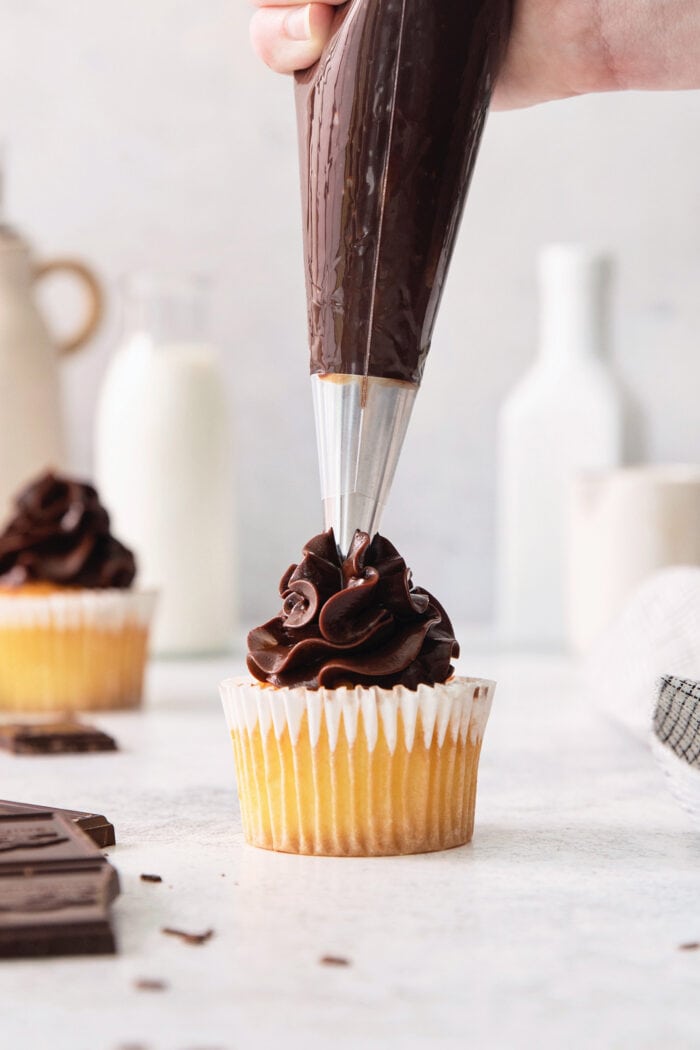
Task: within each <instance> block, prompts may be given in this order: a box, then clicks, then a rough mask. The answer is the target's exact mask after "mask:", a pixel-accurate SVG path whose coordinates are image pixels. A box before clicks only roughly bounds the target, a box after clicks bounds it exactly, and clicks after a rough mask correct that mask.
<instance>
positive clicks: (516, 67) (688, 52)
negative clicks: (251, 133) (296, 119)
mask: <svg viewBox="0 0 700 1050" xmlns="http://www.w3.org/2000/svg"><path fill="white" fill-rule="evenodd" d="M254 2H256V3H257V5H258V10H257V11H256V13H255V14H254V16H253V19H252V22H251V26H250V35H251V39H252V42H253V47H254V48H255V50H256V52H257V53H258V55H259V56H260V57H261V58H262V60H263V61H264V62H266V63H267V65H268V66H270V67H271V68H272V69H274V70H276V71H277V72H278V73H292V72H293V71H294V70H296V69H305V68H306V67H307V66H310V65H312V64H313V63H314V62H315V61H316V59H317V58H318V57H319V55H320V53H321V49H322V48H323V45H324V43H325V41H326V40H327V38H328V34H329V32H330V27H331V23H332V21H333V13H334V12H333V7H334V6H337V5H338V4H340V3H342V0H327V2H326V3H311V4H309V3H306V2H305V0H254ZM436 2H437V0H436ZM698 87H700V0H664V3H658V2H654V0H637V2H636V3H634V4H630V3H628V2H627V0H597V2H596V3H594V2H593V0H515V7H514V15H513V29H512V32H511V37H510V42H509V45H508V51H507V54H506V59H505V62H504V64H503V68H502V70H501V73H500V76H499V79H498V83H497V85H496V89H495V92H494V97H493V108H494V109H517V108H519V107H521V106H532V105H535V104H536V103H538V102H546V101H548V100H550V99H557V98H568V97H570V96H572V95H584V94H587V93H589V92H593V91H615V90H623V89H629V88H634V89H641V90H662V89H674V90H681V89H684V88H698Z"/></svg>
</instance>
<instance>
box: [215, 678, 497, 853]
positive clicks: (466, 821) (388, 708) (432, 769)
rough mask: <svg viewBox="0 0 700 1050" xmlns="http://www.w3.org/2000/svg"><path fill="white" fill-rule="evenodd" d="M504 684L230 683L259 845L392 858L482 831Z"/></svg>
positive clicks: (244, 803)
mask: <svg viewBox="0 0 700 1050" xmlns="http://www.w3.org/2000/svg"><path fill="white" fill-rule="evenodd" d="M494 688H495V686H494V683H493V682H487V681H483V680H479V679H466V678H457V679H453V680H452V681H450V682H448V683H446V684H445V685H437V686H420V687H419V688H418V689H417V690H415V691H413V690H409V689H405V688H404V687H402V686H397V687H395V688H393V689H382V688H380V687H369V688H363V687H360V686H358V687H356V688H339V689H319V690H310V689H304V688H296V689H276V688H268V687H265V686H263V685H261V684H260V683H257V682H251V681H250V680H248V679H244V678H232V679H228V680H227V681H225V682H223V683H222V686H221V697H222V701H223V705H224V711H225V714H226V720H227V722H228V726H229V730H230V732H231V736H232V740H233V751H234V759H235V765H236V778H237V781H238V794H239V799H240V804H241V817H242V821H243V830H244V833H245V836H246V839H247V841H248V842H250V843H252V844H253V845H255V846H260V847H262V848H265V849H274V850H280V851H283V852H287V853H305V854H314V855H326V856H328V855H330V856H386V855H390V854H407V853H424V852H427V851H431V850H440V849H448V848H451V847H453V846H461V845H464V843H466V842H468V841H469V840H470V839H471V836H472V831H473V827H474V806H475V802H476V782H477V771H478V764H479V753H480V750H481V740H482V737H483V733H484V728H485V726H486V721H487V719H488V715H489V710H490V707H491V701H492V698H493V692H494Z"/></svg>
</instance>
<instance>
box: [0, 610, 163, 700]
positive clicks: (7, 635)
mask: <svg viewBox="0 0 700 1050" xmlns="http://www.w3.org/2000/svg"><path fill="white" fill-rule="evenodd" d="M155 604H156V594H155V593H154V592H148V591H127V590H117V589H113V590H104V591H98V590H88V589H81V590H76V591H75V592H73V591H58V592H54V593H49V594H18V595H2V594H0V660H1V665H0V710H5V711H13V712H18V711H23V712H25V711H26V712H30V711H31V712H57V711H60V712H68V711H86V710H109V709H117V708H126V707H135V706H136V705H138V704H139V703H140V701H141V695H142V687H143V672H144V667H145V660H146V648H147V634H148V628H149V624H150V621H151V617H152V615H153V611H154V609H155ZM25 632H26V633H25Z"/></svg>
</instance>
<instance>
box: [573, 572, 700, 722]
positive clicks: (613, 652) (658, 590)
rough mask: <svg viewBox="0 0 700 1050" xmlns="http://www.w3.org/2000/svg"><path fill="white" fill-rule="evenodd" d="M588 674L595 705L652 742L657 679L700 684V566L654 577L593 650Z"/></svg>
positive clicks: (658, 574) (646, 582)
mask: <svg viewBox="0 0 700 1050" xmlns="http://www.w3.org/2000/svg"><path fill="white" fill-rule="evenodd" d="M585 671H586V675H587V678H588V681H589V686H590V691H591V696H592V697H593V698H594V700H595V702H596V703H597V704H599V705H600V707H601V708H602V709H603V710H604V711H605V712H606V714H608V715H609V716H610V717H611V718H613V719H615V720H616V721H618V722H621V723H622V724H623V725H624V726H626V727H627V728H628V729H630V730H631V731H632V732H633V733H635V734H636V735H637V736H639V737H641V738H642V739H644V740H645V741H646V740H648V739H649V732H650V728H651V725H652V720H653V717H654V709H655V706H656V701H657V693H658V683H659V680H660V679H661V678H663V677H665V676H667V677H668V676H675V677H676V678H685V679H690V680H696V681H700V568H690V567H688V568H686V567H678V568H671V569H663V570H662V571H661V572H658V573H655V574H654V575H653V576H650V577H649V579H648V580H646V581H645V582H644V583H643V584H642V586H641V587H639V588H638V590H637V591H636V592H635V593H634V594H633V595H632V597H631V598H630V599H629V601H628V602H627V604H626V606H625V608H624V609H623V611H622V613H621V614H620V615H619V616H618V617H617V619H616V620H615V621H614V622H613V624H612V625H611V626H610V627H609V628H608V629H607V631H606V632H605V634H604V635H603V637H602V638H601V639H600V640H599V642H598V643H597V645H596V646H595V647H594V649H593V651H592V653H591V655H590V656H589V657H588V660H587V662H586V667H585Z"/></svg>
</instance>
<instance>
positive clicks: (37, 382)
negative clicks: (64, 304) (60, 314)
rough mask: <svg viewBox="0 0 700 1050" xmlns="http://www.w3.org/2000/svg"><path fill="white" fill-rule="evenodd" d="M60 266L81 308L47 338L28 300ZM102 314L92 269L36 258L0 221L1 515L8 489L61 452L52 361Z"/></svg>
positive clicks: (58, 462) (84, 336)
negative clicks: (67, 332) (68, 332)
mask: <svg viewBox="0 0 700 1050" xmlns="http://www.w3.org/2000/svg"><path fill="white" fill-rule="evenodd" d="M58 271H64V272H67V273H70V274H72V275H73V276H74V277H76V278H78V279H79V280H80V281H81V282H82V284H83V285H84V286H85V290H86V305H87V309H86V314H85V317H84V319H83V321H82V323H81V325H80V327H79V329H78V330H77V332H76V333H75V334H74V335H72V336H71V337H70V338H67V339H64V340H62V341H54V340H52V338H51V336H50V335H49V332H48V330H47V327H46V325H45V323H44V320H43V318H42V316H41V314H40V312H39V310H38V308H37V305H36V303H35V300H34V286H35V282H36V281H37V280H39V279H41V278H43V277H45V276H46V275H48V274H53V273H56V272H58ZM100 314H101V294H100V287H99V284H98V282H97V279H96V278H95V276H94V274H93V273H92V272H91V271H90V270H89V269H88V268H87V267H86V266H85V265H84V264H83V263H81V262H78V261H77V260H74V259H53V260H51V261H48V262H44V263H40V264H37V263H36V262H35V261H34V259H33V258H32V253H31V249H30V246H29V245H28V244H27V242H26V241H25V240H24V239H23V238H22V237H21V236H20V235H19V234H18V233H17V232H16V231H14V230H13V229H11V228H10V227H9V226H5V225H2V224H1V223H0V520H1V519H2V518H4V516H5V514H6V513H7V511H8V509H9V503H10V499H11V497H12V496H13V495H14V494H15V493H16V491H17V489H18V488H19V487H21V486H22V485H23V484H24V483H25V482H27V481H28V480H29V479H30V478H32V477H33V476H35V475H36V474H38V473H40V472H41V471H42V470H44V469H45V468H46V467H49V466H53V467H57V468H61V467H62V466H63V458H64V441H63V428H62V420H61V405H60V388H59V377H58V361H59V357H60V355H61V354H68V353H71V352H72V351H74V350H77V349H78V348H79V347H81V346H82V345H83V344H84V343H85V342H87V340H88V339H89V338H90V337H91V336H92V334H93V333H94V331H95V329H96V327H97V325H98V323H99V319H100Z"/></svg>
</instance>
